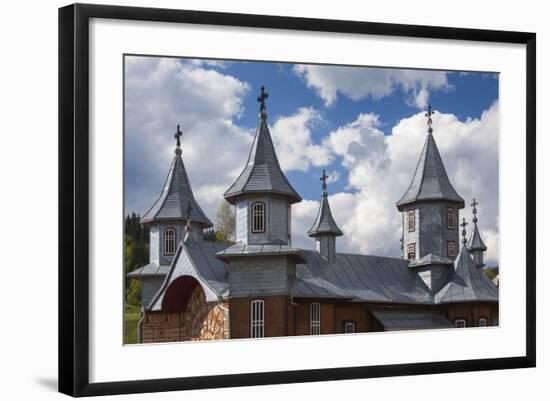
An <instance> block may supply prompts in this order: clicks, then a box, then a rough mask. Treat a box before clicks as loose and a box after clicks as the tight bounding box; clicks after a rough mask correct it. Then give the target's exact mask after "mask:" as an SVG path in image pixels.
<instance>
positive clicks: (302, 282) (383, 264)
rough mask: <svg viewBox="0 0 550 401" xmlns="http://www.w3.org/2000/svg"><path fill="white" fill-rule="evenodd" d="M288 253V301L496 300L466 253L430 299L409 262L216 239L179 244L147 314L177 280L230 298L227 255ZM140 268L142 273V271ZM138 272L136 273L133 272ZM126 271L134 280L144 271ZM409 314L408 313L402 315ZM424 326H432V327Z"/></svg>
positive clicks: (491, 287)
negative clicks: (187, 279) (291, 263)
mask: <svg viewBox="0 0 550 401" xmlns="http://www.w3.org/2000/svg"><path fill="white" fill-rule="evenodd" d="M268 255H291V256H295V257H296V258H300V260H301V263H300V262H298V264H297V265H296V278H295V281H294V285H293V286H292V296H293V297H294V298H334V299H342V300H348V301H353V302H378V303H397V304H422V305H433V304H441V303H455V302H470V301H482V302H485V301H487V302H498V288H497V287H496V286H495V284H493V283H492V282H491V280H489V278H487V277H486V276H485V274H484V273H483V270H482V269H481V268H478V267H476V266H475V264H474V261H473V259H472V258H471V256H470V255H469V254H468V252H467V251H464V250H463V251H462V252H461V253H460V255H459V257H458V258H457V260H456V261H455V269H454V273H453V274H452V276H451V278H450V282H449V283H448V284H447V285H445V286H444V287H443V288H442V289H441V290H440V291H439V292H438V293H436V294H435V295H432V294H430V289H429V288H428V287H427V286H426V284H424V282H423V280H422V279H421V278H420V276H419V275H418V274H417V273H416V272H415V270H414V269H411V268H410V267H409V262H408V261H407V260H404V259H400V258H390V257H383V256H369V255H356V254H345V253H337V254H336V259H335V262H334V263H329V262H327V261H326V260H324V259H323V258H322V257H321V256H320V255H319V253H318V252H316V251H313V250H304V249H295V248H292V247H290V246H287V245H248V246H246V245H244V244H241V243H238V244H235V245H233V246H231V247H229V248H227V247H226V244H224V243H220V242H216V241H203V240H198V241H193V242H191V243H189V244H185V243H183V242H181V243H180V245H179V247H178V250H177V252H176V255H175V257H174V260H173V262H172V265H171V266H170V269H169V271H168V273H167V275H166V278H165V280H164V283H163V284H162V286H161V288H160V289H159V291H158V293H157V294H156V295H155V297H154V298H153V301H152V302H151V305H150V310H159V309H160V308H161V305H162V299H163V296H164V293H165V291H166V289H167V288H168V287H169V285H170V284H171V283H172V282H173V281H174V280H176V279H177V278H178V277H181V276H192V277H194V278H196V279H197V281H198V282H199V283H200V284H201V286H202V288H203V289H204V291H205V295H206V298H207V300H208V301H209V302H211V301H216V300H219V299H220V298H224V297H227V296H230V294H229V273H228V271H229V269H228V265H227V264H226V263H225V262H224V260H227V259H229V258H230V257H232V256H241V257H242V256H268ZM142 269H145V267H144V268H142ZM138 270H140V269H138ZM138 270H136V271H134V272H132V273H129V274H128V275H129V276H130V275H131V277H139V276H140V275H145V274H143V272H144V271H146V270H147V269H145V270H143V271H141V272H138ZM408 312H410V311H408ZM430 327H432V328H433V327H434V326H433V325H432V326H430Z"/></svg>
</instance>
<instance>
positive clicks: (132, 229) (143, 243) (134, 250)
mask: <svg viewBox="0 0 550 401" xmlns="http://www.w3.org/2000/svg"><path fill="white" fill-rule="evenodd" d="M139 221H140V216H139V214H135V213H132V214H130V215H127V216H126V218H125V220H124V274H127V273H129V272H131V271H132V270H135V269H138V268H140V267H141V266H144V265H146V264H147V263H149V240H148V237H149V231H148V230H147V229H146V228H144V227H143V226H142V225H141V224H140V222H139ZM125 298H126V302H128V303H130V304H132V305H139V303H140V298H141V282H140V281H139V280H134V279H126V291H125Z"/></svg>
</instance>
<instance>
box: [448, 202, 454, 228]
mask: <svg viewBox="0 0 550 401" xmlns="http://www.w3.org/2000/svg"><path fill="white" fill-rule="evenodd" d="M455 227H456V220H455V210H454V209H453V208H452V207H449V208H447V228H448V229H449V230H453V229H454V228H455Z"/></svg>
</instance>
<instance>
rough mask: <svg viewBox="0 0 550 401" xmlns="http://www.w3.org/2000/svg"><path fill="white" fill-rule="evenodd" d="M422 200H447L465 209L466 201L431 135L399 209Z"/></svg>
mask: <svg viewBox="0 0 550 401" xmlns="http://www.w3.org/2000/svg"><path fill="white" fill-rule="evenodd" d="M422 200H446V201H449V202H453V203H456V204H458V206H459V207H460V208H463V207H464V199H462V197H461V196H460V195H458V193H457V192H456V191H455V189H454V188H453V186H452V185H451V182H450V181H449V177H448V176H447V172H446V171H445V166H444V165H443V161H442V160H441V156H440V154H439V150H438V149H437V145H436V143H435V140H434V138H433V135H432V134H431V133H428V135H427V136H426V141H425V142H424V147H423V149H422V153H421V155H420V159H419V160H418V164H417V166H416V171H415V173H414V176H413V179H412V182H411V184H410V186H409V188H408V189H407V191H406V192H405V194H404V195H403V197H402V198H401V199H400V200H399V201H398V202H397V207H398V209H399V210H402V209H403V207H404V206H405V205H408V204H411V203H415V202H418V201H422Z"/></svg>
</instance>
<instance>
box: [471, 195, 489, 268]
mask: <svg viewBox="0 0 550 401" xmlns="http://www.w3.org/2000/svg"><path fill="white" fill-rule="evenodd" d="M477 205H479V203H478V202H477V201H476V199H475V198H474V200H473V201H472V203H471V205H470V206H472V213H473V215H474V217H473V219H472V222H473V223H474V230H473V231H472V235H471V236H470V240H469V241H468V246H467V248H468V251H470V254H471V255H472V256H473V258H474V262H475V264H476V266H477V267H483V266H484V263H483V253H484V252H485V251H486V250H487V247H486V246H485V244H484V243H483V240H482V239H481V235H480V234H479V230H478V228H477Z"/></svg>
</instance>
